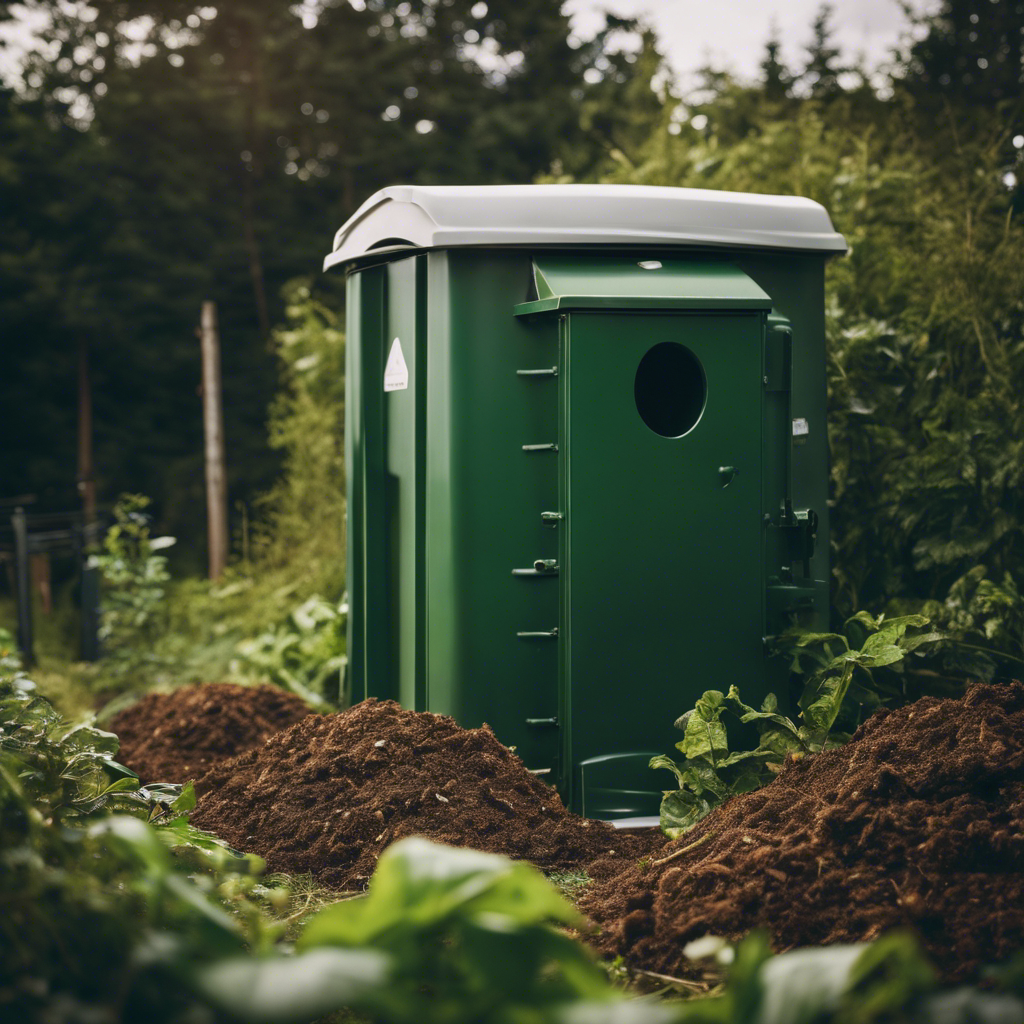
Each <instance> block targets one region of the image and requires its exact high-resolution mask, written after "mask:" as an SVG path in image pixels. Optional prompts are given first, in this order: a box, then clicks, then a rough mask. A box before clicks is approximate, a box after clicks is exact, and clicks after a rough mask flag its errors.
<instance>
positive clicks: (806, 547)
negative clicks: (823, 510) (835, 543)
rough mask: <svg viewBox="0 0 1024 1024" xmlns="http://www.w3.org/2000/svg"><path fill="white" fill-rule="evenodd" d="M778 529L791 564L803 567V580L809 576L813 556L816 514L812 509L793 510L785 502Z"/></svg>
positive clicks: (816, 529)
mask: <svg viewBox="0 0 1024 1024" xmlns="http://www.w3.org/2000/svg"><path fill="white" fill-rule="evenodd" d="M779 529H781V530H782V532H783V536H784V537H785V538H786V548H787V552H788V554H789V558H790V560H791V561H792V562H800V563H802V565H803V575H804V577H805V578H807V577H809V576H810V575H811V558H812V557H813V555H814V542H815V540H816V539H817V536H818V513H817V512H815V511H814V509H810V508H803V509H794V508H793V506H792V503H791V502H790V501H789V500H787V501H786V502H785V503H784V505H783V508H782V515H781V516H780V519H779Z"/></svg>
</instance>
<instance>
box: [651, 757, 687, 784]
mask: <svg viewBox="0 0 1024 1024" xmlns="http://www.w3.org/2000/svg"><path fill="white" fill-rule="evenodd" d="M648 767H649V768H664V769H666V770H667V771H670V772H672V774H673V775H675V777H676V782H678V783H679V785H680V786H682V785H683V784H684V782H685V776H684V774H683V771H682V769H681V768H680V767H679V765H678V764H676V762H675V761H673V760H672V758H671V757H669V756H668V754H656V755H655V756H654V757H652V758H651V760H650V763H649V764H648Z"/></svg>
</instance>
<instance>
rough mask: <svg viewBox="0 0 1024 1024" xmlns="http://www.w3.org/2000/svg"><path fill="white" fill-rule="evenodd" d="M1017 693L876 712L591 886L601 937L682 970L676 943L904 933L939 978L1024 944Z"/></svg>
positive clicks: (672, 970) (1021, 738) (1023, 814)
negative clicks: (642, 860)
mask: <svg viewBox="0 0 1024 1024" xmlns="http://www.w3.org/2000/svg"><path fill="white" fill-rule="evenodd" d="M1022 832H1024V686H1022V685H1021V684H1020V683H1013V684H1011V685H1008V686H984V685H979V686H975V687H973V688H972V689H971V690H969V691H968V692H967V694H966V695H965V696H964V697H963V698H962V699H960V700H938V699H934V698H924V699H922V700H919V701H917V702H916V703H915V704H912V705H909V706H907V707H904V708H900V709H899V710H895V711H880V712H878V713H877V714H875V715H874V716H872V717H871V718H870V719H869V720H868V721H867V722H866V723H865V724H864V725H863V726H862V727H861V728H860V729H859V730H858V731H857V733H856V734H855V735H854V737H853V739H852V740H851V742H850V743H849V744H847V745H846V746H845V747H842V748H840V749H838V750H834V751H830V752H827V753H823V754H819V755H818V756H817V757H814V758H811V759H809V760H806V761H794V760H792V759H790V760H788V762H787V764H786V766H785V768H784V770H783V771H782V773H781V774H780V775H779V776H778V777H777V778H776V779H775V780H773V782H772V783H771V784H770V785H768V786H766V787H765V788H764V789H761V790H759V791H757V792H754V793H748V794H745V795H743V796H738V797H735V798H733V799H732V800H731V801H729V802H728V803H727V804H726V805H724V806H723V807H721V808H720V809H718V810H716V811H714V812H712V813H711V814H710V815H708V817H706V818H705V819H704V820H703V821H701V822H700V823H698V825H697V826H696V827H695V828H694V829H692V830H691V831H690V832H688V833H687V834H686V835H685V836H683V837H682V838H680V839H678V840H676V841H674V842H672V843H670V844H668V845H667V846H665V847H664V848H663V850H661V851H659V852H658V853H657V854H655V855H654V857H653V859H652V862H651V864H650V865H649V866H646V867H645V866H644V865H637V864H633V865H630V866H627V867H626V868H625V870H623V871H621V872H620V873H619V874H617V875H613V876H611V877H608V878H607V879H606V880H605V881H603V882H601V883H598V884H597V885H595V886H593V887H591V889H590V890H588V891H587V892H586V894H585V895H584V898H583V900H582V904H581V905H582V909H583V910H584V911H585V912H586V913H588V914H589V915H590V916H591V918H593V920H594V921H595V922H597V923H598V924H599V925H600V926H601V929H602V931H601V933H600V934H599V935H598V936H597V938H596V940H595V941H596V944H597V945H598V946H599V948H601V949H602V951H603V952H606V953H612V954H621V955H622V956H623V957H624V958H625V960H626V962H627V963H629V964H631V965H632V966H634V967H638V968H641V969H646V970H650V971H656V972H659V973H663V974H672V975H683V976H685V975H686V974H687V973H689V972H690V970H692V968H688V966H687V961H686V960H685V958H684V956H683V954H682V949H683V946H684V945H685V944H686V943H687V942H689V941H690V940H692V939H696V938H699V937H701V936H704V935H708V934H712V935H718V936H723V937H725V938H728V939H731V940H735V939H739V938H740V937H741V936H742V935H744V934H745V933H746V932H748V931H749V930H751V929H752V928H755V927H762V928H765V929H766V930H767V931H768V933H769V934H770V936H771V940H772V945H773V947H774V948H775V949H776V951H780V952H781V951H783V950H786V949H789V948H792V947H795V946H808V945H815V946H816V945H827V944H830V943H836V942H856V941H860V940H868V939H872V938H874V937H876V936H877V935H879V934H880V933H881V932H882V931H885V930H888V929H890V928H898V927H905V928H909V929H910V930H912V931H913V932H915V933H916V934H917V935H918V937H919V938H920V939H921V940H922V942H923V945H924V946H925V948H926V949H927V951H928V953H929V955H930V957H931V959H932V961H933V963H934V964H935V965H936V967H937V968H938V969H939V971H940V973H941V974H942V975H943V977H944V978H945V979H946V980H949V981H961V980H964V979H967V978H969V977H971V976H973V975H974V974H976V972H977V971H978V968H979V967H980V966H981V965H983V964H987V963H993V962H998V961H1000V960H1002V959H1004V958H1006V957H1007V956H1009V955H1010V954H1012V953H1013V952H1015V951H1016V950H1018V949H1020V948H1021V947H1022V946H1024V834H1022Z"/></svg>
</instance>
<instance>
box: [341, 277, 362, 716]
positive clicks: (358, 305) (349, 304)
mask: <svg viewBox="0 0 1024 1024" xmlns="http://www.w3.org/2000/svg"><path fill="white" fill-rule="evenodd" d="M345 287H346V293H347V294H346V301H345V380H346V382H347V385H346V389H345V488H346V490H345V507H346V523H345V543H346V550H345V567H346V586H347V589H348V609H349V610H348V623H347V634H348V635H347V644H346V650H347V652H348V663H347V666H346V670H345V671H346V679H345V686H344V688H343V691H344V693H345V694H347V696H348V699H349V701H351V703H353V704H355V703H356V702H358V701H360V700H363V699H364V698H365V697H366V669H365V658H364V650H363V647H364V644H363V640H364V631H365V629H366V563H365V560H364V558H363V529H364V525H363V524H364V520H363V484H364V480H365V473H366V461H365V459H364V456H363V446H364V440H363V391H362V388H361V387H359V386H357V385H355V384H354V382H355V381H359V380H360V379H361V378H362V373H363V353H362V336H363V276H362V275H361V274H353V275H351V276H350V277H349V278H348V279H347V281H346V283H345Z"/></svg>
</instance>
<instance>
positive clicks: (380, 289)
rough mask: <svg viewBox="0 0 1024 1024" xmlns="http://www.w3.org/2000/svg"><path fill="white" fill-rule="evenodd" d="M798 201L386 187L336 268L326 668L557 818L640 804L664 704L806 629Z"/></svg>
mask: <svg viewBox="0 0 1024 1024" xmlns="http://www.w3.org/2000/svg"><path fill="white" fill-rule="evenodd" d="M845 250H846V245H845V242H844V241H843V238H842V236H840V235H839V234H837V233H836V231H835V230H834V228H833V226H832V224H831V222H830V220H829V217H828V214H827V213H826V212H825V210H824V209H823V208H822V207H821V206H819V205H818V204H817V203H814V202H811V201H810V200H807V199H801V198H796V197H789V196H763V195H745V194H739V193H727V192H712V191H703V190H698V189H683V188H655V187H648V186H632V185H533V186H494V187H482V186H480V187H478V186H467V187H454V186H449V187H425V186H402V187H393V188H386V189H383V190H382V191H380V192H378V193H377V194H376V195H374V196H373V197H371V198H370V199H369V200H367V202H366V203H364V204H363V206H361V207H360V208H359V210H358V211H357V212H356V213H355V214H354V215H353V216H352V217H351V219H350V220H349V221H348V222H347V223H346V224H345V225H344V226H343V227H342V228H341V229H340V230H339V231H338V233H337V235H336V237H335V240H334V250H333V252H332V253H331V254H330V255H329V256H328V257H327V259H326V260H325V268H332V267H333V268H340V269H341V270H343V271H344V272H345V273H346V274H347V356H346V375H347V398H346V401H347V407H346V461H347V467H348V588H349V608H350V616H349V686H350V692H351V696H352V699H353V700H360V699H363V698H366V697H379V698H392V699H394V700H397V701H399V702H400V703H401V704H402V705H403V706H405V707H408V708H412V709H416V710H421V711H433V712H437V713H441V714H447V715H452V716H454V718H455V719H456V720H457V721H458V722H459V723H460V724H461V725H464V726H466V727H473V726H478V725H480V724H482V723H484V722H487V723H489V724H490V726H491V727H492V728H493V729H494V732H495V733H496V735H497V737H498V738H499V739H500V740H501V741H502V742H503V743H505V744H507V745H509V746H512V747H514V748H515V749H516V751H517V752H518V754H519V755H520V756H521V757H522V759H523V760H524V762H525V763H526V766H527V767H528V768H530V769H531V770H533V771H535V772H538V773H541V774H543V775H544V776H545V777H546V778H548V779H549V780H550V781H551V782H552V783H553V784H555V785H557V786H558V788H559V790H560V792H561V794H562V797H563V799H564V800H565V801H566V802H567V804H568V805H569V806H570V807H571V808H572V809H574V810H576V811H578V812H580V813H583V814H586V815H587V816H590V817H599V818H610V819H623V818H635V817H643V816H646V815H654V814H657V810H658V805H659V801H660V797H661V789H662V787H663V786H665V785H667V776H666V778H665V779H662V777H661V775H662V773H660V772H655V771H652V770H650V769H649V768H648V761H649V759H650V757H651V756H652V755H653V754H656V753H666V752H670V751H671V750H672V745H673V743H675V742H676V740H677V739H679V733H678V732H677V731H675V730H674V729H673V727H672V723H673V721H674V720H675V719H676V718H677V717H678V716H679V715H680V714H682V713H683V712H684V711H686V710H688V709H689V708H691V707H692V706H693V704H694V701H695V700H696V698H697V697H699V696H700V694H701V693H703V691H704V690H707V689H719V690H723V691H725V690H727V689H728V688H729V686H730V685H732V684H736V685H737V686H738V687H739V689H740V693H741V695H742V696H743V698H744V699H745V700H746V701H747V703H751V704H759V703H760V701H761V700H762V699H763V697H764V695H765V693H766V692H767V691H768V690H770V689H774V690H776V692H779V691H780V688H782V687H784V685H785V677H786V665H785V664H776V662H777V661H778V659H770V658H769V657H768V656H767V653H766V648H767V645H766V638H767V637H769V636H771V635H772V634H774V633H777V632H779V631H781V630H782V629H783V628H785V626H786V625H787V624H789V623H792V622H799V623H801V624H802V625H806V626H809V627H813V628H823V627H825V626H826V624H827V619H828V578H829V562H828V506H827V489H828V449H827V438H826V431H825V339H824V264H825V261H826V260H827V259H828V257H830V256H832V255H834V254H836V253H842V252H845Z"/></svg>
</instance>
